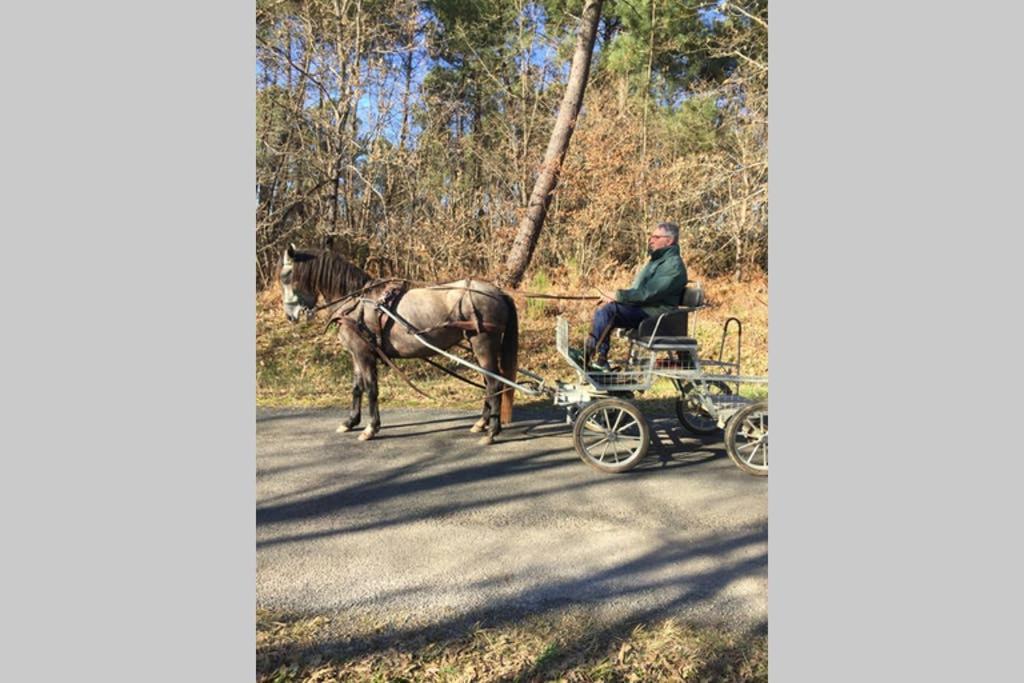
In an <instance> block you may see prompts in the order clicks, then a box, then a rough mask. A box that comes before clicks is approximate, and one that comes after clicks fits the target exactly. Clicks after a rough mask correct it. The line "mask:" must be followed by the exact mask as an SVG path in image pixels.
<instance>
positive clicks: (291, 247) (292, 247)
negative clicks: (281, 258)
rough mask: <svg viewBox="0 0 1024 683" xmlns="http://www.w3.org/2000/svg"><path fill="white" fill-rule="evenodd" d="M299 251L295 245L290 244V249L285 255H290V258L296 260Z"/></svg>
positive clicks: (286, 250)
mask: <svg viewBox="0 0 1024 683" xmlns="http://www.w3.org/2000/svg"><path fill="white" fill-rule="evenodd" d="M297 251H298V249H296V248H295V245H294V244H291V243H290V242H289V243H288V248H287V249H285V251H284V253H285V254H287V255H288V258H295V252H297Z"/></svg>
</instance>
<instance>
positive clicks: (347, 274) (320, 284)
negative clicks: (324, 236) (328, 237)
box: [292, 249, 372, 299]
mask: <svg viewBox="0 0 1024 683" xmlns="http://www.w3.org/2000/svg"><path fill="white" fill-rule="evenodd" d="M293 261H294V263H295V265H294V271H293V275H292V278H293V282H294V283H295V285H296V286H297V287H300V288H302V289H304V290H307V291H311V292H315V291H319V292H320V294H321V295H322V296H324V297H325V298H328V299H330V298H334V297H339V296H345V295H346V294H349V293H351V292H354V291H356V290H358V289H360V288H361V287H362V286H363V285H365V284H366V283H367V282H369V281H370V280H371V279H372V278H371V277H370V276H369V275H368V274H367V273H366V271H364V270H363V269H362V268H360V267H359V266H357V265H356V264H354V263H352V262H350V261H349V260H348V259H346V258H345V257H344V256H342V255H341V254H339V253H338V252H336V251H333V250H331V249H319V250H317V251H300V252H296V253H295V257H294V258H293Z"/></svg>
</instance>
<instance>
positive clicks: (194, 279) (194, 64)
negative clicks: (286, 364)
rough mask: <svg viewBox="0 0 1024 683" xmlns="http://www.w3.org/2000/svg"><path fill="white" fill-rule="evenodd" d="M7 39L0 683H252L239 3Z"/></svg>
mask: <svg viewBox="0 0 1024 683" xmlns="http://www.w3.org/2000/svg"><path fill="white" fill-rule="evenodd" d="M4 23H5V26H7V27H8V28H9V29H10V30H9V31H8V33H9V35H8V36H7V37H6V38H5V41H4V43H3V45H2V49H3V52H4V57H5V59H4V63H5V64H6V65H7V66H8V69H7V71H6V78H5V88H4V89H5V93H6V97H5V105H4V112H3V117H4V124H5V125H4V129H5V131H6V132H7V135H6V136H5V142H4V145H5V147H4V154H3V161H2V162H0V163H3V166H4V169H5V171H6V172H5V173H4V182H5V192H4V196H5V204H6V206H5V218H4V219H3V222H4V227H5V231H4V232H5V237H7V239H8V246H13V249H10V248H9V249H7V250H6V256H7V258H5V262H6V264H7V266H8V268H9V269H10V270H9V273H10V274H9V275H8V279H7V292H8V294H9V295H10V296H9V298H8V299H7V302H8V316H7V324H6V325H5V328H6V332H5V334H4V338H5V340H4V354H3V357H4V361H3V363H4V371H3V376H4V385H5V386H4V389H5V391H4V394H5V396H6V397H7V401H6V402H5V403H6V404H7V405H6V407H5V411H4V412H5V417H4V423H5V431H6V436H7V438H6V439H5V444H4V451H5V453H6V456H7V457H6V458H5V464H6V465H7V470H6V473H5V475H4V477H3V479H4V483H5V484H6V485H5V486H4V490H5V495H4V496H3V497H2V498H3V500H4V502H3V505H4V512H5V514H4V515H3V519H4V527H5V533H4V538H5V547H4V556H5V558H6V560H7V561H6V562H5V563H4V565H5V569H6V571H5V579H4V589H5V590H4V595H5V600H4V607H5V617H6V620H7V623H8V626H9V628H8V629H7V632H8V635H7V636H6V639H7V640H6V643H5V645H6V647H5V652H7V653H8V656H7V657H6V658H5V676H6V677H7V678H8V679H11V680H33V679H38V678H40V677H44V678H46V679H62V678H79V677H81V676H82V675H83V674H84V675H86V676H87V677H88V676H90V675H91V674H96V675H99V676H100V677H103V678H113V679H138V678H140V677H141V678H143V679H145V680H151V681H158V680H159V681H181V680H193V679H196V678H199V679H202V680H253V679H254V678H255V655H254V651H255V628H254V611H255V568H256V567H255V564H256V563H255V550H254V548H255V517H254V508H255V493H254V492H255V481H254V480H255V468H254V452H255V434H254V412H255V377H254V368H255V345H254V342H253V340H254V337H255V322H254V309H255V305H254V303H255V299H254V296H255V295H254V281H255V275H254V266H253V256H252V255H253V253H254V248H255V237H254V234H253V227H252V226H253V219H252V215H253V214H252V212H253V188H254V186H255V177H254V176H255V171H254V167H253V155H254V152H253V149H254V147H253V140H254V139H255V131H254V127H255V122H254V119H255V116H254V94H253V85H254V77H253V56H254V53H255V49H254V41H255V38H254V36H255V19H254V13H253V6H252V3H251V2H230V3H224V2H217V3H199V2H189V3H185V4H182V3H175V4H173V5H166V4H165V5H159V4H157V5H154V4H151V3H150V4H145V3H143V4H140V3H137V2H105V3H99V4H97V3H88V4H74V3H64V4H62V5H61V6H59V7H54V6H53V5H51V4H46V5H42V4H31V3H28V4H25V3H22V4H15V5H12V6H10V7H9V8H7V11H6V14H5V22H4ZM11 270H13V273H11V272H10V271H11ZM55 275H56V279H55V278H54V276H55Z"/></svg>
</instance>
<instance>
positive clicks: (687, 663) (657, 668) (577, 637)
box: [256, 612, 768, 683]
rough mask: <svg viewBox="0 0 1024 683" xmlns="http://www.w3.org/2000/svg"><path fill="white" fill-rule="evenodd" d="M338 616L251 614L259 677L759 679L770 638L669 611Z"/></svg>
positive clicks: (765, 668) (576, 682) (764, 670)
mask: <svg viewBox="0 0 1024 683" xmlns="http://www.w3.org/2000/svg"><path fill="white" fill-rule="evenodd" d="M342 621H345V620H344V619H341V618H339V619H338V622H339V624H338V625H336V624H335V623H334V622H333V621H332V619H330V618H327V617H322V616H321V617H301V618H289V617H285V616H283V615H275V614H272V613H268V612H260V613H258V614H257V627H256V629H257V630H256V638H257V641H256V643H257V659H256V662H257V664H256V667H257V679H258V680H259V681H274V682H275V683H277V682H281V683H283V682H284V681H367V682H369V681H449V682H452V683H454V682H461V681H467V682H468V681H566V682H573V683H582V682H589V681H766V680H767V679H768V652H767V638H766V637H765V636H764V635H757V634H751V633H740V632H734V631H727V630H723V629H713V628H693V627H687V626H682V625H680V624H679V623H678V622H676V621H674V620H671V619H667V620H661V621H658V622H655V623H650V624H630V625H617V626H605V625H601V624H598V623H596V622H593V621H591V620H590V619H588V618H584V617H579V616H573V615H563V616H557V617H533V618H529V619H525V620H521V621H517V622H515V623H513V624H503V625H500V626H496V627H485V626H482V625H481V624H475V625H473V626H470V627H468V628H461V629H455V628H450V629H440V628H438V629H434V630H430V629H428V630H425V631H420V632H417V633H416V634H414V635H411V636H395V635H392V636H386V635H377V636H373V635H369V636H355V637H353V636H352V635H344V634H343V633H341V632H339V631H338V630H337V629H338V627H339V626H341V627H342V628H345V629H350V628H351V624H348V623H347V622H346V623H345V624H344V625H341V624H340V622H342Z"/></svg>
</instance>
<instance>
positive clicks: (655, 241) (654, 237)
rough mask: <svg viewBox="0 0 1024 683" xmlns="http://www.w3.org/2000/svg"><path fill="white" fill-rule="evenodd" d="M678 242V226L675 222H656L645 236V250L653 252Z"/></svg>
mask: <svg viewBox="0 0 1024 683" xmlns="http://www.w3.org/2000/svg"><path fill="white" fill-rule="evenodd" d="M678 242H679V226H678V225H676V224H675V223H658V224H657V225H656V226H654V229H653V230H651V234H650V235H648V236H647V252H648V253H650V254H653V253H654V252H655V251H657V250H658V249H664V248H665V247H668V246H671V245H673V244H676V243H678Z"/></svg>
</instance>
